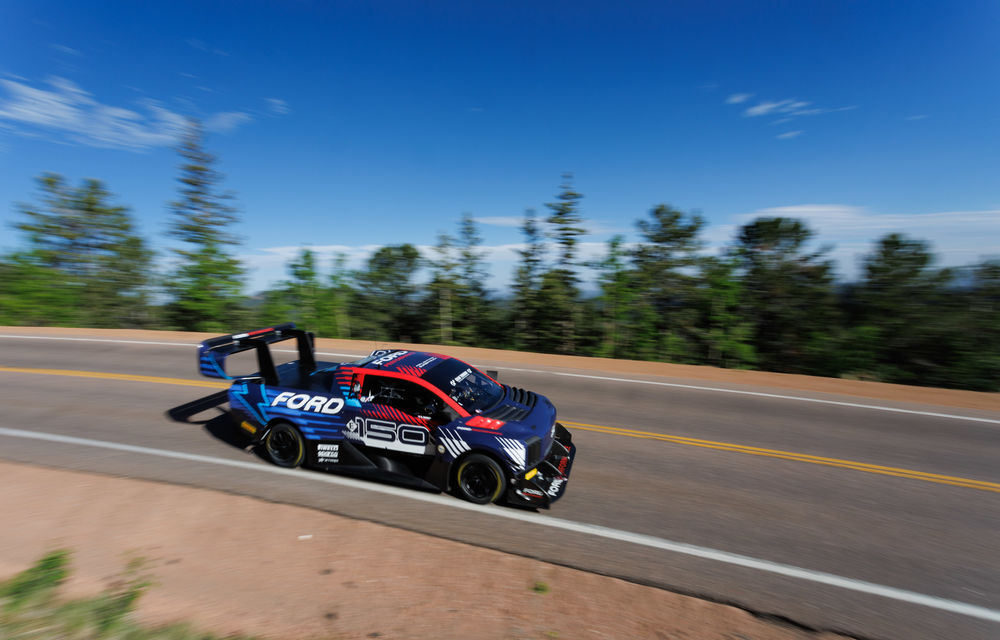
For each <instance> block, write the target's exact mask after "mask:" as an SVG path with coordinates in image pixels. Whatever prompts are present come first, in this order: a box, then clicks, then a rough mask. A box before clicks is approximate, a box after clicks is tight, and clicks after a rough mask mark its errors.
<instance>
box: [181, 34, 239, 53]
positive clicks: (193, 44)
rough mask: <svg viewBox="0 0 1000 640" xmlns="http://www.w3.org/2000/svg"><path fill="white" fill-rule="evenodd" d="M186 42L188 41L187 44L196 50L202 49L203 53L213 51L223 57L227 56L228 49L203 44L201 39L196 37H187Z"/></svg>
mask: <svg viewBox="0 0 1000 640" xmlns="http://www.w3.org/2000/svg"><path fill="white" fill-rule="evenodd" d="M186 42H187V43H188V46H190V47H193V48H195V49H197V50H198V51H204V52H205V53H214V54H215V55H217V56H225V57H228V56H229V52H228V51H223V50H222V49H214V48H212V47H210V46H208V45H207V44H205V43H204V42H203V41H201V40H198V39H197V38H188V39H187V40H186Z"/></svg>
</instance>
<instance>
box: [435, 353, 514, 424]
mask: <svg viewBox="0 0 1000 640" xmlns="http://www.w3.org/2000/svg"><path fill="white" fill-rule="evenodd" d="M423 378H424V380H426V381H428V382H430V383H431V384H433V385H434V386H435V387H437V388H438V389H440V390H441V391H444V393H445V394H446V395H448V396H450V397H451V399H452V400H454V401H455V402H457V403H458V404H459V405H461V406H462V408H463V409H465V410H466V411H468V412H469V413H479V412H481V411H483V410H484V409H488V408H490V407H492V406H493V405H495V404H496V403H498V402H500V399H501V398H503V387H501V386H500V385H499V384H497V383H496V382H494V381H493V380H491V379H490V378H489V377H488V376H486V375H484V374H483V373H481V372H479V371H477V370H476V369H474V368H472V367H470V366H469V365H467V364H465V363H464V362H462V361H461V360H454V359H450V360H445V361H444V362H442V363H441V364H439V365H437V366H436V367H434V368H432V369H431V370H430V371H428V372H427V373H425V374H424V376H423Z"/></svg>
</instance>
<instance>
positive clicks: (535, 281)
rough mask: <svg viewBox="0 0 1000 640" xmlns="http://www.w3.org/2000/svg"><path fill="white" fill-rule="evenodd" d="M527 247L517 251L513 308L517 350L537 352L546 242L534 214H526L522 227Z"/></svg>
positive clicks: (530, 212)
mask: <svg viewBox="0 0 1000 640" xmlns="http://www.w3.org/2000/svg"><path fill="white" fill-rule="evenodd" d="M521 232H522V233H523V234H524V248H523V249H518V250H517V254H518V255H519V256H520V261H519V263H518V265H517V269H516V270H515V272H514V283H513V293H514V300H513V304H512V305H511V307H512V314H513V328H514V340H513V346H514V348H515V349H522V350H524V349H527V350H536V349H538V347H539V340H538V329H537V327H538V324H537V319H538V305H539V296H540V289H541V273H542V257H543V255H544V254H545V243H544V241H543V236H542V232H541V229H540V228H539V226H538V219H537V218H536V217H535V211H534V210H533V209H528V210H527V211H525V212H524V222H523V223H522V225H521Z"/></svg>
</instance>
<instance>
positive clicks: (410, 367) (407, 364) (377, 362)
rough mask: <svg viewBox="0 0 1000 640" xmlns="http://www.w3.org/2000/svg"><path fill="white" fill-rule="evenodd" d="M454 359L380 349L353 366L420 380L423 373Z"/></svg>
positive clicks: (425, 352) (400, 350) (435, 354)
mask: <svg viewBox="0 0 1000 640" xmlns="http://www.w3.org/2000/svg"><path fill="white" fill-rule="evenodd" d="M454 359H455V358H452V357H450V356H443V355H441V354H439V353H431V352H429V351H407V350H404V349H398V350H392V349H381V350H377V351H373V352H372V354H371V355H370V356H368V357H367V358H364V359H362V360H360V361H358V362H357V363H353V364H354V366H355V367H358V368H361V369H365V370H368V371H391V372H393V373H402V374H406V375H410V376H414V377H416V378H422V377H423V375H424V374H425V373H427V372H428V371H430V370H431V369H432V368H434V367H436V366H437V365H439V364H441V363H442V362H446V361H448V360H454Z"/></svg>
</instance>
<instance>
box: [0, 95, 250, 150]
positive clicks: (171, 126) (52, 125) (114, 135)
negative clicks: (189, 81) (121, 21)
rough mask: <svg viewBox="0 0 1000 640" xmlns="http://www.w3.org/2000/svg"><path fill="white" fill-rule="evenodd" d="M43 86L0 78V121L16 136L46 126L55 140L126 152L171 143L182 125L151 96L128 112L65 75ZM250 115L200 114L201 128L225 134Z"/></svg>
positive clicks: (176, 115) (184, 122)
mask: <svg viewBox="0 0 1000 640" xmlns="http://www.w3.org/2000/svg"><path fill="white" fill-rule="evenodd" d="M47 85H48V88H36V87H33V86H30V85H29V84H27V83H25V82H16V81H13V80H2V79H0V89H2V91H0V122H5V123H6V124H7V125H16V126H17V127H18V128H17V133H18V134H19V135H37V134H38V130H39V129H41V130H48V131H49V132H55V133H59V134H62V135H63V136H64V138H63V139H59V138H56V139H54V141H55V142H66V141H68V142H72V143H76V144H83V145H87V146H91V147H103V148H112V149H125V150H129V151H142V150H146V149H150V148H153V147H162V146H172V145H174V144H175V143H176V142H177V140H178V139H179V137H180V135H181V134H182V133H183V132H184V130H185V128H186V127H187V119H186V118H185V117H184V116H183V115H181V114H179V113H176V112H174V111H171V110H169V109H167V108H165V107H163V106H162V105H161V104H160V103H159V102H156V101H154V100H144V101H141V102H139V103H138V106H139V107H140V109H139V110H133V109H129V108H125V107H120V106H115V105H106V104H102V103H101V102H99V101H98V100H96V99H95V98H94V97H93V95H92V94H91V93H89V92H88V91H86V90H84V89H83V88H81V87H80V86H79V85H77V84H76V83H74V82H73V81H71V80H68V79H66V78H59V77H53V78H49V79H48V81H47ZM3 94H6V96H4V95H3ZM251 119H252V118H251V117H250V116H249V115H247V114H245V113H243V112H236V111H231V112H223V113H218V114H213V115H210V116H209V117H208V118H206V128H208V129H210V130H215V131H226V132H228V131H232V130H234V129H235V128H236V127H238V126H240V125H242V124H245V123H246V122H249V121H250V120H251ZM25 127H27V129H26V128H25Z"/></svg>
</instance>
